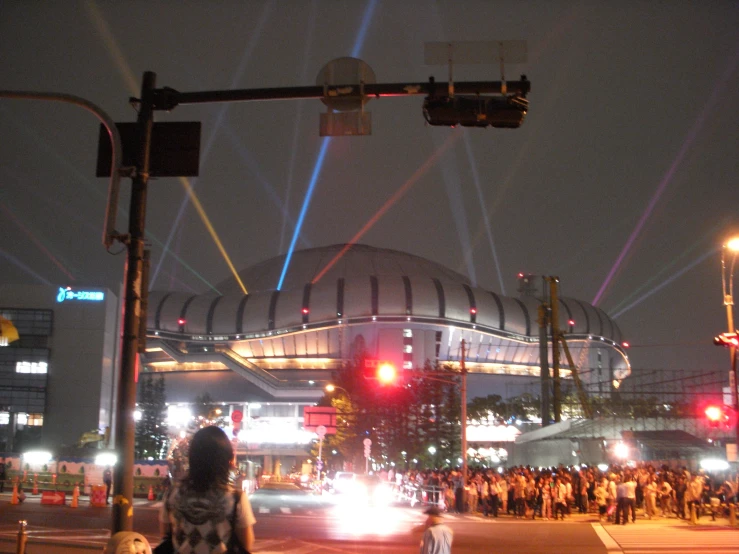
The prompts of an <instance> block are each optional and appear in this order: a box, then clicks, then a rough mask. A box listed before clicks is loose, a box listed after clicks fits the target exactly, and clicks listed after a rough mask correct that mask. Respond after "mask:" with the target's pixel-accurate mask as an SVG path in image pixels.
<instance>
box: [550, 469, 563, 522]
mask: <svg viewBox="0 0 739 554" xmlns="http://www.w3.org/2000/svg"><path fill="white" fill-rule="evenodd" d="M552 500H553V502H554V519H555V520H556V519H558V515H561V516H562V519H563V520H564V518H565V514H566V513H567V487H566V486H565V484H564V483H563V482H562V479H561V478H560V477H559V476H557V478H556V479H555V480H554V488H553V489H552Z"/></svg>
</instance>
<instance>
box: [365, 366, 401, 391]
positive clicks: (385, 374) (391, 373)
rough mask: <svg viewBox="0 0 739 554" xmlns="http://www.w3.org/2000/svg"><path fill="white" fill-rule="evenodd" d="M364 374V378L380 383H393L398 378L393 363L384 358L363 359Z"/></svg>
mask: <svg viewBox="0 0 739 554" xmlns="http://www.w3.org/2000/svg"><path fill="white" fill-rule="evenodd" d="M364 376H365V378H366V379H373V380H376V381H379V382H380V384H382V385H393V384H395V383H396V382H397V381H398V378H399V375H398V370H397V368H396V367H395V364H393V363H392V362H388V361H384V360H365V361H364Z"/></svg>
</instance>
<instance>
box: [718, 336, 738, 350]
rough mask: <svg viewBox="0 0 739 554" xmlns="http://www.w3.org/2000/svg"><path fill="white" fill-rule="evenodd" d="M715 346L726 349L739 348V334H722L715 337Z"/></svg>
mask: <svg viewBox="0 0 739 554" xmlns="http://www.w3.org/2000/svg"><path fill="white" fill-rule="evenodd" d="M713 344H715V345H716V346H725V347H726V348H739V335H738V334H737V333H721V334H720V335H718V336H716V337H714V339H713Z"/></svg>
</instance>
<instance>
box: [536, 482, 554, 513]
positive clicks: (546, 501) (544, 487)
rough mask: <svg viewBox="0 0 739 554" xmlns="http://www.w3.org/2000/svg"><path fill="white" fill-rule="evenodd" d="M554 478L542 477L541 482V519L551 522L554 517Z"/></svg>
mask: <svg viewBox="0 0 739 554" xmlns="http://www.w3.org/2000/svg"><path fill="white" fill-rule="evenodd" d="M552 485H553V482H552V478H551V476H548V475H547V476H545V477H542V478H541V480H540V481H539V496H540V497H541V517H542V519H544V520H545V521H549V520H550V519H551V517H552Z"/></svg>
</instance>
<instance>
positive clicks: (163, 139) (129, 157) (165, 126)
mask: <svg viewBox="0 0 739 554" xmlns="http://www.w3.org/2000/svg"><path fill="white" fill-rule="evenodd" d="M115 126H116V127H117V128H118V132H119V133H120V135H121V143H122V147H123V160H121V162H122V163H121V166H122V167H135V166H136V159H137V157H138V155H139V132H138V127H137V124H136V123H116V124H115ZM200 127H201V124H200V122H199V121H166V122H156V123H154V127H153V128H152V131H151V154H150V156H151V159H150V162H149V176H151V177H197V176H198V173H199V171H200ZM111 152H112V148H111V145H110V136H109V135H108V130H107V129H106V128H105V126H104V125H100V136H99V138H98V159H97V171H96V173H95V174H96V175H97V176H98V177H109V176H110V161H111Z"/></svg>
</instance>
